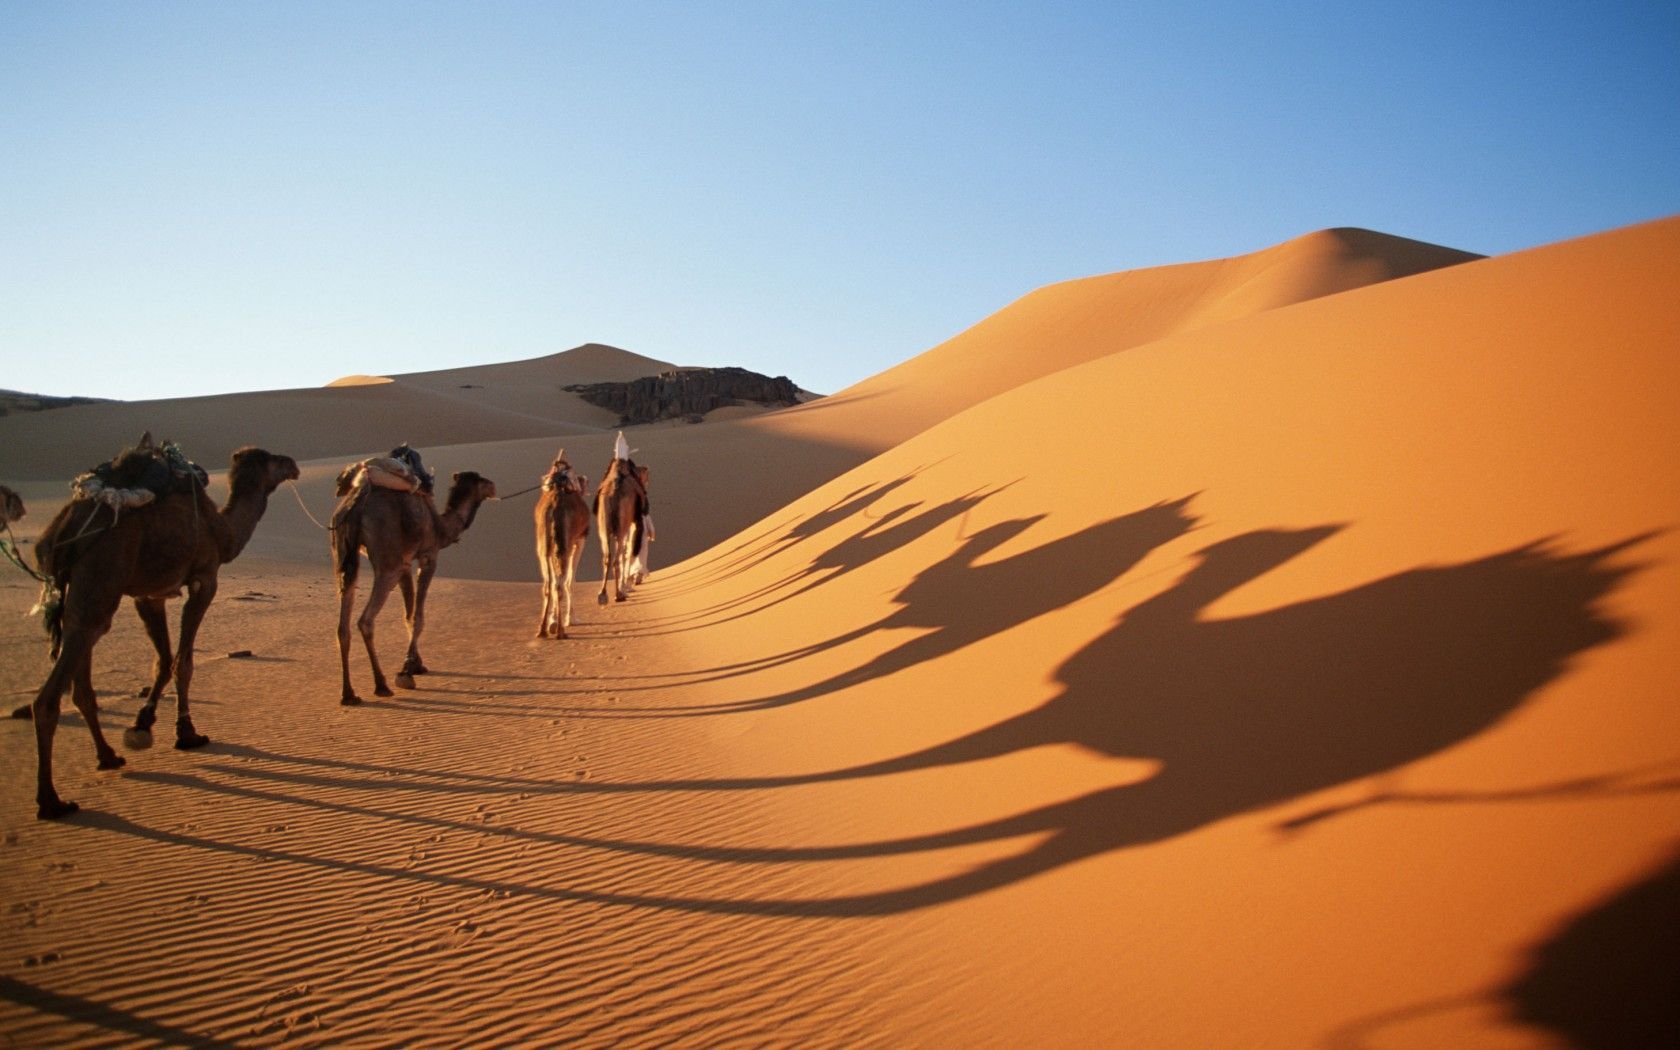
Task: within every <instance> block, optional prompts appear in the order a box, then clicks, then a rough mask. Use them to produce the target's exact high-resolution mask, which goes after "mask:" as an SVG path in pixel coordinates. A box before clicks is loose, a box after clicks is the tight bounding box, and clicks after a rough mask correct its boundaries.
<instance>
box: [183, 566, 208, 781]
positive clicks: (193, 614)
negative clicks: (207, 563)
mask: <svg viewBox="0 0 1680 1050" xmlns="http://www.w3.org/2000/svg"><path fill="white" fill-rule="evenodd" d="M215 600H216V578H215V577H214V576H210V577H208V578H205V579H199V580H194V581H193V582H192V583H191V584H189V585H188V586H187V604H186V607H185V608H183V609H182V610H181V644H180V645H179V646H177V647H176V649H175V747H176V748H177V749H178V750H181V751H190V750H192V749H193V748H195V747H203V746H204V745H205V744H208V743H209V742H210V738H209V737H207V736H205V735H204V734H202V733H200V732H199V731H198V730H197V729H194V728H193V723H192V709H191V707H190V706H189V704H190V702H191V701H190V700H189V699H188V692H189V690H190V689H191V688H192V677H193V642H194V641H195V640H196V639H197V638H198V628H199V626H200V625H202V624H203V623H204V614H205V613H207V612H209V611H210V603H211V602H213V601H215Z"/></svg>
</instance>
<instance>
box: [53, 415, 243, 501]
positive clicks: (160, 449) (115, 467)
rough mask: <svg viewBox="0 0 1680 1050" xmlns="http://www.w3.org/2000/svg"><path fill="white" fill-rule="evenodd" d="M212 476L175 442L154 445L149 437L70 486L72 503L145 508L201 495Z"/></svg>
mask: <svg viewBox="0 0 1680 1050" xmlns="http://www.w3.org/2000/svg"><path fill="white" fill-rule="evenodd" d="M209 482H210V475H209V474H208V473H207V472H206V471H205V470H204V468H203V467H201V466H199V465H198V464H197V463H194V462H193V461H192V460H190V459H188V458H187V457H186V454H185V453H184V452H182V451H181V446H179V445H177V444H175V443H174V442H173V441H165V442H163V443H162V444H158V445H154V444H153V443H152V435H151V434H150V433H147V434H145V435H143V436H142V437H141V438H140V443H139V444H138V445H136V446H134V447H133V448H127V449H124V450H123V451H121V452H119V453H118V454H117V455H116V456H114V457H112V459H111V460H110V462H107V463H101V464H99V465H97V466H95V467H93V468H91V469H89V470H87V471H86V472H84V473H82V474H78V475H77V476H76V478H75V479H74V480H73V481H71V482H70V492H71V498H72V499H92V500H98V501H99V502H101V503H105V504H107V505H109V506H111V507H113V508H122V507H143V506H145V505H146V504H148V503H151V502H152V501H153V500H156V499H158V498H160V497H162V496H167V495H169V494H170V493H173V492H195V491H198V492H201V491H203V490H204V486H205V485H207V484H209Z"/></svg>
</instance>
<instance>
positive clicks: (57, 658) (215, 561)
mask: <svg viewBox="0 0 1680 1050" xmlns="http://www.w3.org/2000/svg"><path fill="white" fill-rule="evenodd" d="M150 444H151V443H150V439H149V436H148V438H144V439H142V443H141V448H140V449H137V450H135V451H134V452H131V453H129V454H128V455H127V456H124V457H122V459H121V461H120V462H119V469H120V467H121V464H122V463H125V462H126V463H132V462H134V461H136V459H137V458H139V459H144V460H155V459H156V455H155V453H154V452H153V451H152V450H151V448H150ZM297 476H298V467H297V463H296V462H295V461H294V460H293V459H292V458H291V457H290V456H279V455H274V454H273V453H270V452H265V451H263V450H262V449H260V448H242V449H240V450H239V451H237V452H235V453H234V454H233V459H232V461H231V463H230V465H229V467H228V488H229V494H228V501H227V505H226V506H224V507H222V508H221V510H217V509H216V506H215V504H214V503H212V502H211V501H210V498H209V496H207V495H205V493H204V490H203V488H202V486H201V485H199V486H192V487H190V489H189V490H188V491H179V492H170V493H168V494H166V495H163V496H161V497H158V498H157V499H156V500H155V501H154V502H152V503H151V504H149V505H147V506H143V507H131V508H129V509H126V510H122V511H120V512H119V511H117V510H116V509H115V508H114V507H113V506H111V505H108V504H105V503H103V502H101V501H99V500H94V499H77V500H72V501H71V502H70V503H68V504H67V505H65V506H64V508H63V509H61V510H60V511H59V512H58V514H57V515H56V516H55V517H54V518H53V520H52V521H51V523H49V524H48V525H47V527H46V530H45V531H44V532H42V533H41V536H40V539H39V540H37V541H36V546H35V561H36V564H37V565H39V566H40V569H41V572H42V575H44V576H45V577H46V578H47V579H48V580H49V581H51V584H52V585H53V586H55V587H56V588H57V591H58V593H59V594H60V595H62V598H61V599H59V600H58V601H56V602H53V601H51V600H49V601H48V602H46V603H45V604H46V605H47V626H48V629H49V630H50V631H51V632H52V636H53V646H54V652H53V656H54V659H53V666H52V670H51V671H49V672H48V673H47V680H46V683H45V684H43V685H42V686H41V691H40V692H39V693H38V694H37V695H36V697H35V703H34V707H33V711H32V713H33V715H34V719H35V746H36V751H37V756H38V760H39V765H38V768H37V779H36V788H35V803H36V807H37V809H36V816H38V817H41V818H42V819H50V818H54V817H62V816H65V815H66V814H69V813H74V812H75V811H76V808H77V806H76V804H75V803H74V802H66V801H64V800H62V799H60V798H59V797H58V792H57V791H55V790H54V789H53V782H52V747H53V734H54V732H55V731H56V730H57V728H58V712H59V703H60V701H61V700H62V699H63V697H64V690H65V687H66V686H68V687H70V689H71V699H72V700H73V702H74V703H75V705H76V710H78V711H80V712H81V715H82V719H83V720H84V721H86V722H87V725H88V730H89V732H91V733H92V734H93V746H94V750H95V752H96V753H97V754H98V756H99V768H100V769H117V768H119V767H121V766H122V765H123V761H124V760H123V759H122V757H121V756H119V755H118V754H117V753H116V752H115V751H113V750H112V749H111V745H110V744H107V743H106V742H105V737H104V734H102V733H101V732H100V729H99V708H98V704H97V703H96V701H95V696H94V691H93V674H92V667H93V647H94V645H95V644H96V643H97V642H98V641H99V639H100V637H101V636H103V635H104V634H105V632H106V631H108V630H110V629H111V618H112V616H113V615H114V614H115V613H116V611H117V606H119V605H120V604H122V599H123V596H124V595H127V596H128V597H130V598H132V599H134V609H135V611H136V612H138V613H139V614H140V620H141V622H142V623H144V624H145V627H146V634H147V635H148V636H149V637H150V638H151V640H152V646H153V648H155V649H156V650H157V659H156V662H155V663H154V664H153V668H152V687H151V691H150V693H149V694H148V696H147V700H146V704H145V706H144V707H142V708H141V709H140V713H139V714H138V715H137V716H136V717H135V722H134V728H133V729H132V730H131V731H130V734H132V735H125V741H126V742H128V743H130V744H131V745H132V746H146V745H148V744H150V742H151V732H150V727H151V724H152V721H153V719H154V718H155V717H156V712H157V702H158V696H159V694H161V693H162V691H163V687H164V686H165V685H166V684H168V682H169V679H170V675H171V672H173V675H174V678H175V698H176V714H177V716H178V717H177V718H176V720H175V746H176V747H177V748H180V749H182V750H186V749H188V748H195V747H202V746H204V745H205V744H207V743H209V742H210V739H209V737H206V736H203V735H202V734H200V733H199V732H198V731H197V730H196V729H195V728H194V727H193V723H192V716H191V712H190V709H189V706H188V699H187V693H188V690H189V688H190V686H191V683H192V673H193V642H194V640H195V639H196V638H197V636H198V628H199V626H200V624H202V623H203V621H204V614H205V612H206V611H207V610H208V609H209V608H210V603H211V601H213V600H214V599H215V597H216V574H217V571H218V570H219V569H220V568H221V567H222V565H223V564H225V563H227V562H230V561H232V560H233V559H234V558H237V557H238V556H239V552H240V551H242V550H244V548H245V544H246V543H247V542H248V541H249V540H250V539H251V534H252V533H253V532H254V531H255V530H256V527H257V522H258V521H259V520H261V518H262V516H263V512H264V511H265V510H267V509H268V497H269V494H270V493H272V492H273V491H274V490H275V489H276V488H278V487H279V486H280V483H281V482H284V481H289V480H291V479H294V478H296V477H297ZM182 587H185V588H186V589H187V601H186V605H185V607H184V608H183V609H182V610H181V642H180V646H179V648H178V649H177V650H176V652H175V654H174V656H173V657H171V655H170V652H169V622H168V619H167V617H166V615H165V611H164V603H165V602H166V601H168V600H169V599H170V598H175V597H179V596H180V592H181V588H182Z"/></svg>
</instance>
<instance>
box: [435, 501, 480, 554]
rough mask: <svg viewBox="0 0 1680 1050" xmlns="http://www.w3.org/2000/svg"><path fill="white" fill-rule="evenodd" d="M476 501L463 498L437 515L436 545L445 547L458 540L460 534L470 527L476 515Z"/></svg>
mask: <svg viewBox="0 0 1680 1050" xmlns="http://www.w3.org/2000/svg"><path fill="white" fill-rule="evenodd" d="M478 506H479V504H478V501H477V500H475V499H464V500H462V501H461V502H460V503H457V504H455V505H454V506H453V507H450V508H449V509H448V510H446V511H444V512H443V513H442V514H439V515H438V541H439V542H438V546H439V547H447V546H449V545H450V544H452V543H455V542H457V541H459V540H460V538H461V534H462V533H464V532H466V531H467V530H468V529H470V528H471V527H472V523H473V518H474V517H476V516H477V515H478Z"/></svg>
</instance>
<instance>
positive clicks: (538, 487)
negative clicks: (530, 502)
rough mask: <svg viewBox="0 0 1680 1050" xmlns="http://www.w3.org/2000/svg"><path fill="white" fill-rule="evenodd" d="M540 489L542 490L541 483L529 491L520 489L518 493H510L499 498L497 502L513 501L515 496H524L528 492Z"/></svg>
mask: <svg viewBox="0 0 1680 1050" xmlns="http://www.w3.org/2000/svg"><path fill="white" fill-rule="evenodd" d="M540 488H542V482H540V481H539V482H537V483H536V484H535V485H532V486H531V487H530V488H528V489H520V490H519V491H518V492H510V493H508V494H507V495H505V496H497V497H496V502H497V503H500V502H501V501H502V500H505V499H513V498H514V497H515V496H523V495H525V493H527V492H535V491H537V490H538V489H540Z"/></svg>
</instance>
